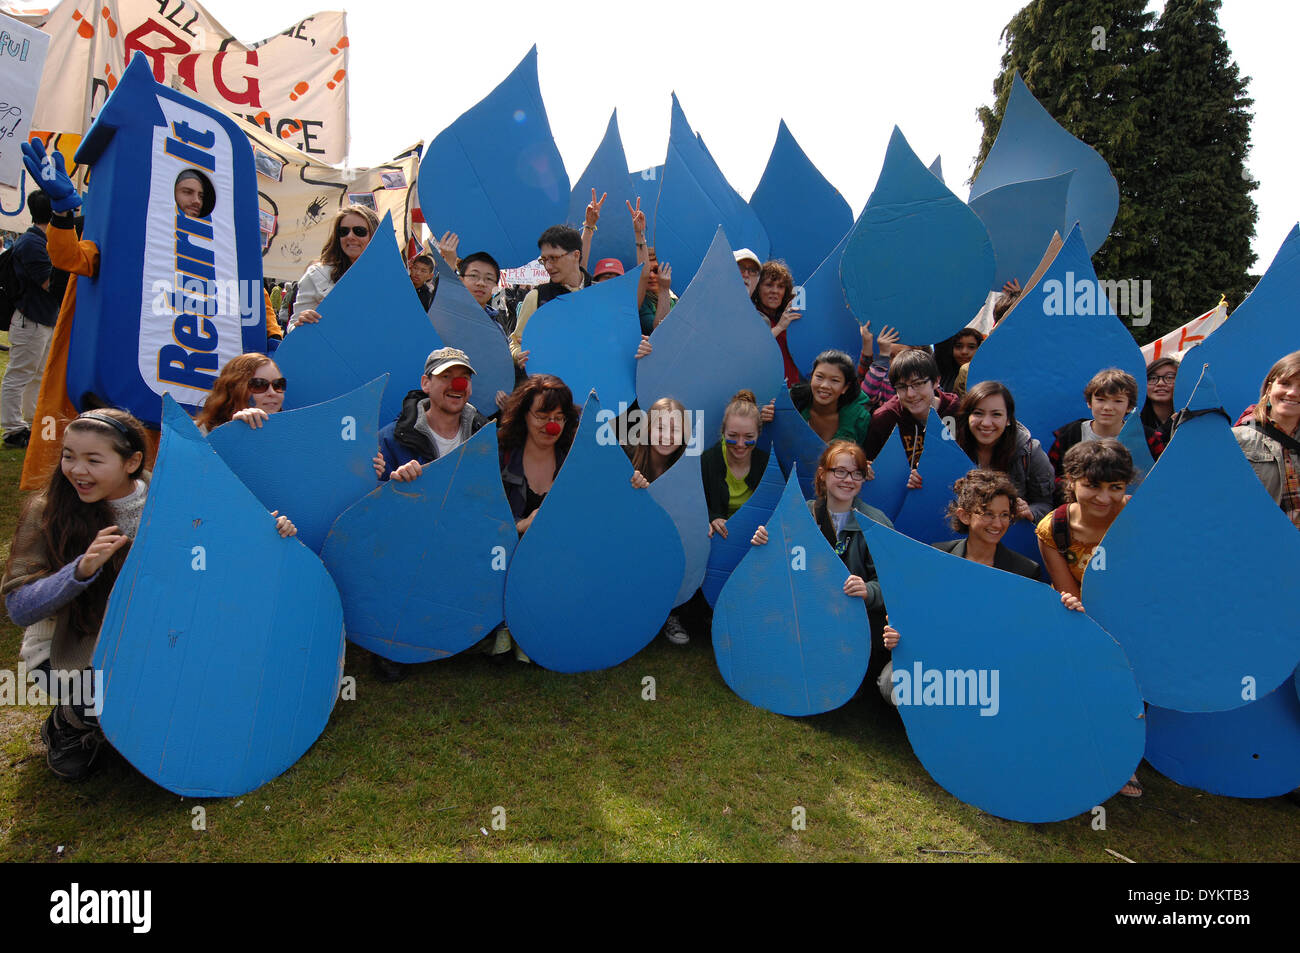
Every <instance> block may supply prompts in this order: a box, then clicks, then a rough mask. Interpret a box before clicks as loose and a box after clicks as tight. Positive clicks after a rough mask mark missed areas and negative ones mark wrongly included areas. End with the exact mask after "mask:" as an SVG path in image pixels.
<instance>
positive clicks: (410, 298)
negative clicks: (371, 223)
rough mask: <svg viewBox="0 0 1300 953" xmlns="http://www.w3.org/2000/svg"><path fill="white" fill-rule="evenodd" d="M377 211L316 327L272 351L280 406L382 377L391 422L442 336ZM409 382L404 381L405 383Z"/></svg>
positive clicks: (383, 413) (383, 407)
mask: <svg viewBox="0 0 1300 953" xmlns="http://www.w3.org/2000/svg"><path fill="white" fill-rule="evenodd" d="M392 235H393V223H392V220H391V217H390V216H389V215H387V214H385V215H384V220H383V221H382V222H381V223H380V225H379V232H378V234H376V235H375V236H374V237H373V238H372V239H371V241H370V244H369V245H367V246H366V250H365V251H363V252H362V253H361V257H360V258H358V259H357V260H356V261H355V262H353V263H352V267H351V268H349V269H348V270H347V273H346V274H344V276H343V277H342V278H340V279H339V283H338V284H336V285H335V286H334V288H333V289H332V290H331V291H330V293H329V294H328V295H326V296H325V300H324V301H322V302H321V303H320V307H318V308H317V309H316V310H317V311H319V312H320V316H321V319H320V321H319V322H317V323H316V324H302V325H299V326H297V327H295V328H294V329H293V330H292V331H290V332H289V333H288V334H287V335H286V336H285V339H284V343H283V344H281V345H280V346H279V347H278V348H277V349H276V352H275V363H276V364H277V365H279V367H280V370H281V371H282V372H283V373H284V376H285V378H286V379H288V381H289V388H288V390H286V391H285V393H284V406H285V409H286V410H295V409H297V408H299V407H306V406H308V405H310V404H321V403H324V402H325V401H327V400H330V399H331V398H334V397H337V396H338V395H339V394H342V393H346V392H347V391H350V390H355V389H356V388H358V387H361V386H362V385H363V384H365V383H367V382H368V381H372V380H374V379H375V378H376V377H380V376H382V375H384V374H387V375H389V378H388V379H389V382H390V383H389V386H388V387H387V388H386V389H385V391H384V399H383V401H382V402H381V403H380V405H379V421H380V424H381V425H383V424H387V423H389V422H390V421H393V420H396V419H397V417H398V415H399V414H400V413H401V412H402V398H403V397H404V396H405V395H406V392H407V391H408V390H409V389H411V388H412V387H416V386H418V385H419V382H420V374H421V373H422V372H423V371H424V359H425V358H426V357H427V356H428V355H429V352H430V351H434V350H437V349H438V348H440V347H442V341H441V339H439V337H438V333H437V332H436V331H434V329H433V325H432V324H430V323H429V318H428V316H427V315H426V314H425V312H424V309H423V308H421V307H420V300H419V298H417V297H416V296H415V289H414V288H413V287H411V279H410V278H409V277H408V276H407V274H406V271H405V269H404V268H403V267H402V259H401V256H400V254H398V251H397V247H396V245H395V244H394V243H393V242H392V241H391V240H390V237H391V236H392ZM408 381H409V382H410V383H409V385H408V384H407V382H408Z"/></svg>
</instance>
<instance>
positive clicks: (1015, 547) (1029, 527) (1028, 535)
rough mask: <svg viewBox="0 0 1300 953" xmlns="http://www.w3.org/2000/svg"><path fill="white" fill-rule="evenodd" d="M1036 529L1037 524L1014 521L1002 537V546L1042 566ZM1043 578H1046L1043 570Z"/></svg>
mask: <svg viewBox="0 0 1300 953" xmlns="http://www.w3.org/2000/svg"><path fill="white" fill-rule="evenodd" d="M1036 529H1037V524H1036V523H1033V522H1031V521H1030V520H1016V521H1015V522H1014V523H1012V524H1011V528H1010V529H1008V530H1007V534H1006V535H1005V536H1003V537H1002V545H1003V546H1005V547H1007V549H1009V550H1011V551H1012V552H1014V553H1019V554H1020V555H1021V556H1024V557H1025V558H1027V559H1032V560H1033V561H1034V562H1036V563H1038V565H1039V566H1042V565H1043V554H1042V553H1041V552H1039V551H1038V534H1037V533H1036V532H1035V530H1036ZM1043 578H1044V579H1047V578H1048V577H1047V570H1046V569H1043Z"/></svg>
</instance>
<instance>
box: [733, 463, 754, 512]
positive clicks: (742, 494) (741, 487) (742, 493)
mask: <svg viewBox="0 0 1300 953" xmlns="http://www.w3.org/2000/svg"><path fill="white" fill-rule="evenodd" d="M753 495H754V491H753V490H751V489H750V488H749V486H748V485H747V484H746V483H745V480H744V477H737V476H735V475H734V474H732V472H731V468H730V467H727V519H731V517H733V516H735V515H736V510H738V509H740V508H741V507H742V506H744V505H745V501H746V500H748V499H749V498H750V497H751V496H753Z"/></svg>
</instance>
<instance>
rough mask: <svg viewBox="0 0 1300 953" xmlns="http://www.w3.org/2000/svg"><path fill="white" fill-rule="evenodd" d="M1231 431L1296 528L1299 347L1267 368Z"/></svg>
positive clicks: (1299, 511)
mask: <svg viewBox="0 0 1300 953" xmlns="http://www.w3.org/2000/svg"><path fill="white" fill-rule="evenodd" d="M1232 435H1233V436H1234V437H1236V438H1237V443H1238V444H1240V445H1241V449H1242V452H1243V453H1245V454H1246V459H1247V460H1249V461H1250V465H1251V467H1252V468H1253V469H1254V471H1255V475H1256V476H1257V477H1259V480H1260V482H1261V483H1263V484H1264V488H1265V489H1266V490H1268V494H1269V496H1271V497H1272V498H1273V502H1275V503H1276V504H1277V505H1278V506H1280V507H1281V508H1282V512H1284V513H1285V514H1286V515H1287V518H1288V519H1290V520H1291V522H1292V523H1294V524H1295V525H1296V527H1297V528H1300V439H1298V438H1300V351H1293V352H1292V353H1290V354H1288V355H1286V357H1284V358H1282V359H1281V360H1280V361H1278V362H1277V363H1276V364H1274V365H1273V366H1272V368H1270V369H1269V372H1268V374H1267V376H1265V378H1264V383H1263V384H1261V385H1260V388H1259V403H1258V404H1256V405H1255V409H1254V410H1253V411H1252V412H1251V414H1250V418H1249V420H1248V421H1247V422H1246V423H1245V424H1243V425H1242V426H1240V427H1234V428H1232Z"/></svg>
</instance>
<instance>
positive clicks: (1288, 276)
mask: <svg viewBox="0 0 1300 953" xmlns="http://www.w3.org/2000/svg"><path fill="white" fill-rule="evenodd" d="M1297 301H1300V225H1297V226H1295V227H1294V228H1292V229H1291V231H1290V233H1289V234H1288V235H1287V237H1286V241H1284V242H1283V243H1282V247H1281V248H1279V249H1278V251H1277V254H1276V255H1275V256H1273V261H1272V263H1271V264H1269V266H1268V270H1267V271H1266V272H1264V277H1262V278H1260V279H1259V283H1258V284H1256V285H1255V290H1254V291H1252V292H1251V293H1250V294H1249V295H1247V296H1246V300H1245V301H1243V302H1242V303H1241V304H1240V305H1238V306H1237V309H1236V310H1235V311H1233V312H1232V315H1231V316H1230V317H1229V318H1228V320H1227V322H1226V323H1224V324H1221V325H1220V326H1219V327H1218V328H1216V329H1215V330H1214V332H1213V333H1212V334H1211V335H1210V336H1209V337H1208V338H1206V339H1205V341H1204V342H1203V343H1201V344H1198V345H1196V346H1195V347H1194V348H1192V349H1191V350H1189V351H1188V352H1187V353H1186V354H1185V355H1183V360H1182V363H1181V364H1180V365H1179V372H1178V380H1177V381H1175V383H1174V407H1175V408H1181V407H1182V406H1183V405H1184V404H1185V403H1186V402H1187V399H1188V396H1189V395H1190V394H1191V393H1192V390H1193V388H1195V386H1196V381H1197V378H1198V377H1199V376H1200V373H1201V367H1202V365H1204V364H1209V365H1210V367H1211V369H1212V370H1213V371H1214V379H1215V381H1216V382H1217V386H1218V389H1219V394H1220V396H1222V397H1223V406H1224V409H1226V410H1227V411H1228V413H1229V414H1230V415H1231V416H1232V419H1233V420H1236V419H1237V417H1238V415H1240V414H1241V412H1242V411H1244V410H1245V409H1246V408H1247V407H1249V406H1250V405H1251V404H1253V403H1255V402H1256V401H1258V400H1259V385H1260V384H1262V383H1263V382H1264V378H1265V376H1267V374H1268V371H1269V368H1271V367H1272V366H1273V365H1274V364H1276V363H1277V362H1278V361H1279V360H1281V359H1282V358H1283V357H1285V356H1286V355H1287V354H1290V353H1291V352H1292V351H1295V350H1300V334H1298V333H1297V331H1296V302H1297Z"/></svg>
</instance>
